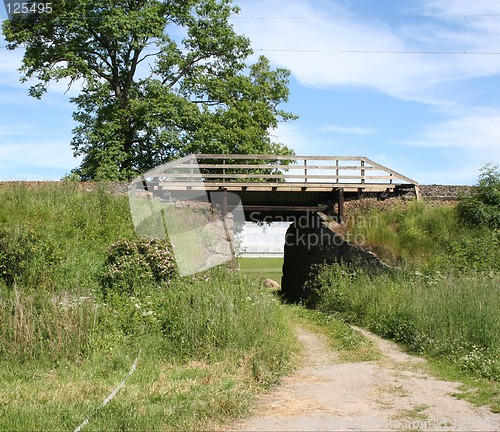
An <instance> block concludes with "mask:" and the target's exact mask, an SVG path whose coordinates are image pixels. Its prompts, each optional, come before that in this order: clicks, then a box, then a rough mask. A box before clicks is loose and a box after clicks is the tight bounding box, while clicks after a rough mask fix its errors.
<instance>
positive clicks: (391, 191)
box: [142, 154, 419, 222]
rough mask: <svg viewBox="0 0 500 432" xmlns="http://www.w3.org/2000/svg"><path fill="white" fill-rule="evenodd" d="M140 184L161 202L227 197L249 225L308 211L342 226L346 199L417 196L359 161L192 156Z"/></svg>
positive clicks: (401, 179)
mask: <svg viewBox="0 0 500 432" xmlns="http://www.w3.org/2000/svg"><path fill="white" fill-rule="evenodd" d="M142 182H143V184H144V186H145V190H147V191H148V192H150V193H152V194H153V195H154V196H157V197H159V198H160V199H172V200H177V199H186V196H188V197H189V196H192V197H196V195H197V194H200V193H202V192H206V193H208V196H210V193H211V192H214V191H217V192H232V193H234V194H237V195H238V196H239V198H240V200H241V204H242V205H243V209H244V212H245V218H246V220H249V221H254V222H256V221H259V220H263V219H265V220H267V221H270V220H273V219H274V220H286V219H287V218H290V217H294V216H297V215H300V214H304V213H307V212H324V213H326V214H329V215H332V214H335V215H336V217H337V219H338V220H339V221H341V219H342V214H343V206H344V200H345V199H346V198H349V199H353V198H358V197H361V196H363V195H366V194H371V195H376V196H378V197H388V196H394V195H398V194H403V193H406V192H407V191H408V190H414V191H415V193H416V196H417V199H418V197H419V194H418V183H417V182H416V181H415V180H412V179H410V178H408V177H406V176H404V175H402V174H400V173H398V172H396V171H395V170H393V169H390V168H388V167H385V166H383V165H381V164H379V163H377V162H374V161H372V160H371V159H368V158H367V157H364V156H295V155H293V156H291V155H242V154H196V155H190V156H187V157H185V158H182V159H178V160H176V161H173V162H169V163H167V164H165V165H162V166H160V167H158V168H155V169H154V170H151V171H149V172H148V173H145V174H144V175H143V176H142ZM146 186H147V187H146ZM224 201H225V200H224ZM226 205H228V206H229V207H230V205H231V204H230V203H229V204H227V203H226Z"/></svg>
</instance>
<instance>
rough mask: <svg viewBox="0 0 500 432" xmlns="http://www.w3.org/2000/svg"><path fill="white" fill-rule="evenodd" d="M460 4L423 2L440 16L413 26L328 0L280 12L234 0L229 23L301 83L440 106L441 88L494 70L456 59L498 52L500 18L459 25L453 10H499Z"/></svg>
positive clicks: (278, 6)
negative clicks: (236, 11)
mask: <svg viewBox="0 0 500 432" xmlns="http://www.w3.org/2000/svg"><path fill="white" fill-rule="evenodd" d="M462 3H463V4H465V2H460V1H459V0H439V1H438V0H427V1H424V0H422V1H421V2H420V3H418V5H419V6H420V8H421V10H422V11H431V10H432V11H434V12H433V13H434V14H437V13H438V12H439V14H441V15H443V14H446V16H445V17H444V18H439V17H437V18H436V17H435V18H431V17H421V18H419V19H418V23H417V24H416V25H415V24H413V23H414V20H411V19H406V20H405V18H404V17H403V16H402V17H400V18H399V19H398V20H396V21H394V20H392V21H391V20H387V19H384V18H383V17H381V18H377V17H363V16H360V15H358V14H357V13H356V11H354V10H352V9H348V8H344V7H340V6H338V5H336V4H335V3H333V2H325V1H314V2H313V1H312V0H298V1H294V2H292V3H291V4H290V3H288V4H287V8H286V13H285V12H283V3H282V2H281V1H277V0H263V1H259V2H244V3H243V2H241V6H242V12H241V15H242V17H241V19H239V20H235V25H236V27H237V29H238V30H242V31H243V32H245V33H246V34H247V35H248V36H249V37H250V38H251V39H252V41H254V47H255V49H256V50H259V49H262V50H263V51H264V54H265V55H266V56H268V57H270V58H271V59H272V60H273V61H274V62H275V63H277V64H279V65H281V66H284V67H286V68H289V69H290V70H291V71H292V74H293V75H294V76H295V78H297V79H298V80H299V82H301V83H302V84H303V85H306V86H314V87H323V88H331V87H334V86H357V87H367V88H372V89H374V90H376V91H380V92H383V93H386V94H389V95H391V96H394V97H396V98H400V99H404V100H415V101H420V102H425V103H434V104H442V105H446V104H447V103H449V99H452V93H451V94H442V92H441V88H440V87H441V85H442V84H443V83H450V82H457V81H460V80H466V79H470V78H475V77H483V76H491V75H496V74H499V73H500V56H498V55H497V56H492V55H483V54H481V55H474V56H473V57H471V56H470V55H465V54H463V52H464V51H467V52H474V53H483V52H491V50H493V49H495V50H496V51H498V50H499V48H498V47H499V46H500V17H498V16H496V17H492V16H490V17H470V18H469V19H466V20H464V17H463V15H452V13H454V12H456V13H458V11H459V10H469V11H471V12H474V11H479V10H483V11H484V10H486V11H493V10H495V11H497V12H498V9H499V8H500V7H499V6H498V2H496V1H493V0H490V1H489V2H486V1H484V2H482V3H485V4H486V3H487V4H488V5H489V6H490V7H489V8H486V9H480V8H479V7H478V8H473V9H471V7H468V8H467V9H460V8H461V7H462V6H463V5H462ZM471 3H472V2H471ZM343 4H345V2H344V3H343ZM494 4H497V6H496V8H495V7H494V6H492V5H494ZM259 9H265V10H266V11H267V14H266V15H265V16H263V19H260V20H258V19H255V17H258V16H262V15H259ZM245 16H246V17H248V19H244V18H245ZM273 16H274V18H273ZM251 17H253V18H252V19H251ZM278 17H279V18H278ZM435 52H453V54H451V53H450V54H437V53H435ZM460 53H462V54H460Z"/></svg>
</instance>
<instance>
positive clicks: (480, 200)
mask: <svg viewBox="0 0 500 432" xmlns="http://www.w3.org/2000/svg"><path fill="white" fill-rule="evenodd" d="M480 171H481V174H480V175H479V180H478V184H477V186H476V189H475V191H474V193H473V194H472V195H471V196H468V197H466V198H463V199H462V200H461V201H460V203H459V204H458V206H457V211H458V215H459V217H460V219H461V220H462V221H463V222H464V223H466V224H468V225H474V226H485V227H490V228H496V229H500V172H499V171H498V166H497V165H493V164H491V163H489V164H486V165H485V166H484V167H482V168H481V170H480Z"/></svg>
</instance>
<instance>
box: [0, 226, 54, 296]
mask: <svg viewBox="0 0 500 432" xmlns="http://www.w3.org/2000/svg"><path fill="white" fill-rule="evenodd" d="M59 260H60V256H59V253H58V249H57V247H56V245H55V244H54V243H53V242H52V241H51V239H50V238H48V237H45V236H43V235H41V234H39V233H38V232H37V231H36V230H35V229H34V228H32V227H31V226H30V225H29V224H19V225H16V226H6V225H5V226H0V277H1V278H2V279H3V280H4V282H5V284H6V285H7V286H8V287H12V286H14V284H15V283H20V284H22V285H24V286H32V287H34V288H40V287H42V286H51V285H52V284H53V281H52V276H51V271H50V267H51V266H52V265H54V264H55V263H57V262H58V261H59Z"/></svg>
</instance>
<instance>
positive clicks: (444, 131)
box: [406, 112, 500, 161]
mask: <svg viewBox="0 0 500 432" xmlns="http://www.w3.org/2000/svg"><path fill="white" fill-rule="evenodd" d="M406 143H408V144H411V145H416V146H419V147H440V148H455V149H457V148H458V149H463V150H466V151H467V152H469V153H471V154H474V155H477V156H478V157H481V158H483V157H490V158H493V159H495V160H496V161H500V112H497V113H481V112H478V113H475V114H470V115H466V116H463V117H457V118H453V119H450V120H446V121H443V122H441V123H438V124H435V125H432V126H430V127H429V128H428V129H427V130H426V131H424V132H423V133H422V135H421V137H420V138H417V139H415V140H410V141H406Z"/></svg>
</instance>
